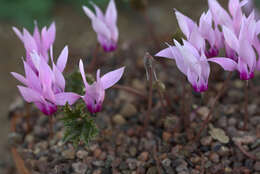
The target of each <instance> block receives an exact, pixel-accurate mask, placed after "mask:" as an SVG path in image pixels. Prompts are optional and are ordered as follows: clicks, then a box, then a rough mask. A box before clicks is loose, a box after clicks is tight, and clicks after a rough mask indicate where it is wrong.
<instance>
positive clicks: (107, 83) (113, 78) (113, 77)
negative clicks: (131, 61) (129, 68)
mask: <svg viewBox="0 0 260 174" xmlns="http://www.w3.org/2000/svg"><path fill="white" fill-rule="evenodd" d="M124 69H125V67H122V68H119V69H116V70H114V71H111V72H109V73H106V74H105V75H103V76H102V77H101V82H102V85H103V88H104V89H107V88H110V87H111V86H113V85H114V84H116V83H117V82H118V81H119V80H120V79H121V77H122V75H123V73H124Z"/></svg>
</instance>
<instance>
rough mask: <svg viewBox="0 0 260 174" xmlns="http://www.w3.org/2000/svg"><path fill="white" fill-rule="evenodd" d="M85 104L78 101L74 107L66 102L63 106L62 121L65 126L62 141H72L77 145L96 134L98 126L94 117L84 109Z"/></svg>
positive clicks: (87, 140)
mask: <svg viewBox="0 0 260 174" xmlns="http://www.w3.org/2000/svg"><path fill="white" fill-rule="evenodd" d="M85 107H86V106H85V104H84V103H78V104H77V105H76V106H75V108H71V107H70V106H69V105H68V104H66V105H65V106H64V109H63V110H64V114H65V115H64V117H63V118H62V121H63V123H64V127H65V133H64V137H63V141H64V142H65V143H66V142H72V143H73V144H74V146H77V145H78V144H79V143H80V142H84V143H85V144H86V145H88V143H89V142H90V141H91V140H92V139H93V138H94V137H95V136H96V135H97V134H98V128H97V126H96V124H95V122H94V119H93V118H92V117H91V116H90V114H89V113H88V112H86V111H85Z"/></svg>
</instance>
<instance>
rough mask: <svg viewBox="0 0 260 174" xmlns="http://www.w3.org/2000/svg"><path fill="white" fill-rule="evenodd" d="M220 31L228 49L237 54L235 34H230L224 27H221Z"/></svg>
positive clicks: (237, 43) (237, 44) (237, 42)
mask: <svg viewBox="0 0 260 174" xmlns="http://www.w3.org/2000/svg"><path fill="white" fill-rule="evenodd" d="M222 29H223V34H224V38H225V41H226V43H227V44H228V46H229V47H230V48H232V49H233V50H235V51H236V52H239V41H238V38H237V37H236V35H235V33H234V32H232V31H231V30H230V29H229V28H227V27H226V26H222Z"/></svg>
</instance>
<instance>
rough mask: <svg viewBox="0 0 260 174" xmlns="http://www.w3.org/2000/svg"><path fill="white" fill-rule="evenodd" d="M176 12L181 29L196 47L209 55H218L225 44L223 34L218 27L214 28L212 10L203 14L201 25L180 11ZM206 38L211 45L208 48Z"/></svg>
mask: <svg viewBox="0 0 260 174" xmlns="http://www.w3.org/2000/svg"><path fill="white" fill-rule="evenodd" d="M175 14H176V17H177V21H178V24H179V27H180V29H181V30H182V32H183V34H184V35H185V37H186V38H187V40H188V41H189V42H190V43H191V44H192V45H193V46H195V47H196V49H198V50H203V51H204V52H205V55H206V56H207V57H214V56H217V55H218V52H219V49H220V48H221V47H222V45H223V39H222V37H223V36H222V34H221V32H220V31H219V29H218V28H213V25H212V23H213V19H212V16H211V13H210V11H208V12H207V13H203V14H202V15H201V17H200V22H199V25H197V24H196V23H195V22H194V21H193V20H192V19H190V18H189V17H187V16H185V15H183V14H182V13H180V12H179V11H176V12H175ZM204 40H207V41H208V43H209V45H210V48H209V49H208V50H207V49H206V46H205V41H204Z"/></svg>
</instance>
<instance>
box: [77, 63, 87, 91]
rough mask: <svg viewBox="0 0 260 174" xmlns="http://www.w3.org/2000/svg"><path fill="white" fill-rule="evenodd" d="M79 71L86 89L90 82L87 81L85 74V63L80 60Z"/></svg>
mask: <svg viewBox="0 0 260 174" xmlns="http://www.w3.org/2000/svg"><path fill="white" fill-rule="evenodd" d="M79 70H80V73H81V77H82V79H83V82H84V85H85V87H88V86H89V84H88V82H87V80H86V74H85V70H84V65H83V62H82V60H81V59H80V61H79Z"/></svg>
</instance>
